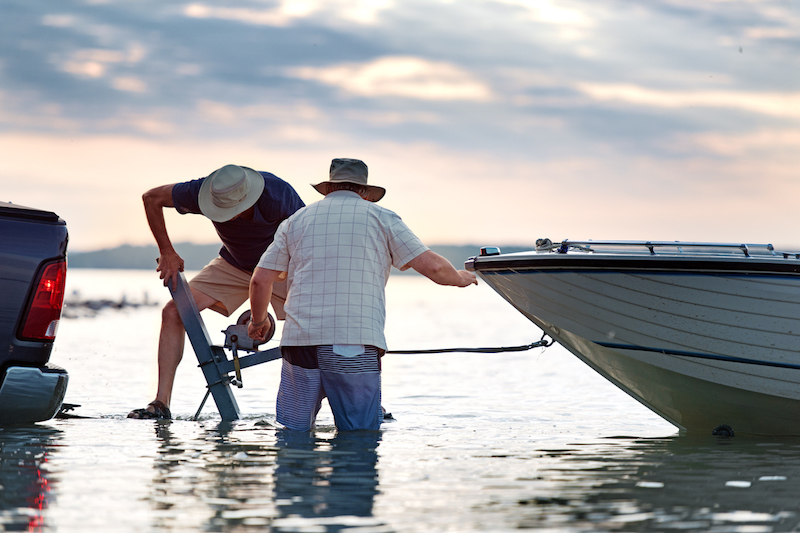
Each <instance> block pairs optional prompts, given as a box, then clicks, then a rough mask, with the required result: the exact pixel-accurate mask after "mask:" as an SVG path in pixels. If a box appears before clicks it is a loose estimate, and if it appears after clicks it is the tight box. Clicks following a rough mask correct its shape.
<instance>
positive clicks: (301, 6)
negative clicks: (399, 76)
mask: <svg viewBox="0 0 800 533" xmlns="http://www.w3.org/2000/svg"><path fill="white" fill-rule="evenodd" d="M390 6H391V1H389V0H359V1H355V2H353V1H345V0H338V1H337V0H335V1H331V0H317V1H315V0H282V1H281V2H280V5H279V6H278V7H277V8H274V9H253V8H242V7H215V6H211V5H208V4H202V3H193V4H189V5H188V6H186V8H185V9H184V14H185V15H186V16H187V17H191V18H204V19H220V20H231V21H235V22H242V23H245V24H252V25H257V26H278V27H280V26H288V25H289V24H291V23H293V22H295V21H296V20H300V19H304V18H309V17H311V16H312V15H315V14H320V13H331V14H335V15H336V18H342V19H345V20H351V21H354V22H359V23H362V24H372V23H374V22H375V21H376V18H377V15H378V13H379V12H380V11H382V10H384V9H387V8H388V7H390Z"/></svg>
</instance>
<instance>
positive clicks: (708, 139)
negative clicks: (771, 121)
mask: <svg viewBox="0 0 800 533" xmlns="http://www.w3.org/2000/svg"><path fill="white" fill-rule="evenodd" d="M681 144H683V145H684V146H685V147H686V148H689V147H692V148H693V149H696V148H698V147H700V148H702V149H704V150H707V151H708V152H710V153H715V154H719V155H724V156H739V157H743V156H745V155H747V154H754V155H755V154H761V155H763V154H769V157H772V158H774V157H775V156H776V154H779V153H786V154H789V153H795V152H796V151H797V147H798V146H800V129H794V130H759V131H753V132H750V133H745V134H736V135H728V134H724V133H713V132H712V133H702V134H697V135H690V136H688V137H687V138H686V139H685V140H684V141H683V142H682V143H681ZM791 159H795V158H791Z"/></svg>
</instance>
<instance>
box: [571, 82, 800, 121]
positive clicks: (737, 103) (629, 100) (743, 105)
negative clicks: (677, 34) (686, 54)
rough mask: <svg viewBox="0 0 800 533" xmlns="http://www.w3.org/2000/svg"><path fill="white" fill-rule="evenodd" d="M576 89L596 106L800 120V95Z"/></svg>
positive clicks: (604, 86) (591, 86) (582, 84)
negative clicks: (699, 110)
mask: <svg viewBox="0 0 800 533" xmlns="http://www.w3.org/2000/svg"><path fill="white" fill-rule="evenodd" d="M575 87H576V88H577V89H578V90H579V91H581V92H582V93H584V94H585V95H587V96H589V97H591V98H593V99H594V100H596V101H599V102H619V103H624V104H631V105H637V106H644V107H659V108H665V109H685V108H690V107H706V108H727V109H737V110H740V111H747V112H751V113H758V114H761V115H769V116H774V117H784V118H792V119H797V118H800V92H796V93H781V92H747V91H691V90H683V91H680V90H679V91H669V90H658V89H649V88H647V87H641V86H638V85H633V84H613V83H587V82H579V83H576V84H575Z"/></svg>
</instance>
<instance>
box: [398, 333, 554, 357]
mask: <svg viewBox="0 0 800 533" xmlns="http://www.w3.org/2000/svg"><path fill="white" fill-rule="evenodd" d="M546 336H547V334H545V335H542V338H541V339H540V340H538V341H536V342H532V343H531V344H525V345H522V346H505V347H499V348H435V349H432V350H387V351H386V353H397V354H423V353H453V352H465V353H503V352H524V351H527V350H532V349H533V348H547V347H548V346H550V345H551V344H553V340H552V339H550V340H547V339H545V337H546Z"/></svg>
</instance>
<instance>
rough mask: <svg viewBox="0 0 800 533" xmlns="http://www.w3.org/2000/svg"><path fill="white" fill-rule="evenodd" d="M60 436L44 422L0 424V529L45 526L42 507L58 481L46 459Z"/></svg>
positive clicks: (50, 498)
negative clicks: (13, 425)
mask: <svg viewBox="0 0 800 533" xmlns="http://www.w3.org/2000/svg"><path fill="white" fill-rule="evenodd" d="M61 439H62V432H61V431H59V430H57V429H54V428H51V427H48V426H38V425H36V426H19V427H10V428H0V531H31V532H34V531H35V532H39V531H45V530H47V529H48V526H47V525H46V522H45V510H46V509H47V508H48V507H49V505H50V503H51V500H52V499H53V498H54V497H55V491H54V489H55V488H56V486H57V484H58V480H57V478H56V476H55V474H54V473H53V470H52V468H51V466H50V459H51V456H52V455H53V453H54V452H55V451H56V449H57V446H58V445H59V441H60V440H61Z"/></svg>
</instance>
